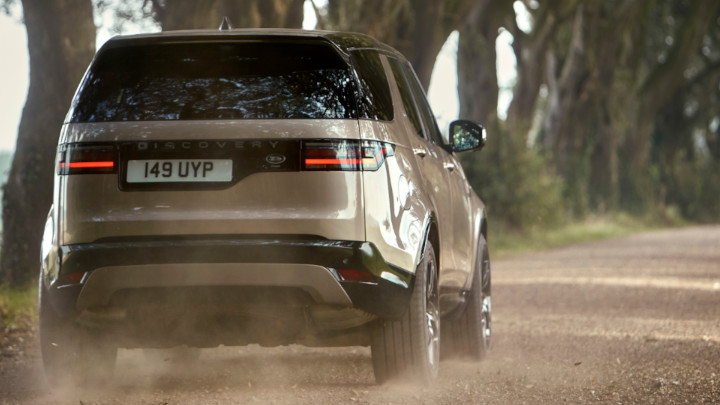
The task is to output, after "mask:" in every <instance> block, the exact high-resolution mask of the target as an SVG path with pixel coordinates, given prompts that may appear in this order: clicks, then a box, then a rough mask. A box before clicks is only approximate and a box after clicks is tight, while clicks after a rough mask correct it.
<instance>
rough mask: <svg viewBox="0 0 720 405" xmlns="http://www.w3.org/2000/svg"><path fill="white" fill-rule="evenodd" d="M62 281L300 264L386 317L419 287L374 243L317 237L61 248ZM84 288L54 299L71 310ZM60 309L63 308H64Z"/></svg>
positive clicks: (55, 291)
mask: <svg viewBox="0 0 720 405" xmlns="http://www.w3.org/2000/svg"><path fill="white" fill-rule="evenodd" d="M60 255H61V265H60V278H61V279H63V278H64V277H63V276H67V275H69V274H73V273H79V272H92V271H93V270H96V269H99V268H102V267H108V266H132V265H145V264H174V263H178V264H181V263H297V264H312V265H318V266H323V267H326V268H328V269H331V271H333V272H334V273H335V274H334V275H335V277H336V278H337V279H338V281H339V282H340V284H341V285H342V287H343V288H344V289H345V291H346V293H347V294H348V296H349V297H350V299H351V301H352V302H353V306H354V307H355V308H357V309H361V310H364V311H367V312H370V313H373V314H376V315H378V316H380V317H382V318H397V317H399V316H401V315H402V314H404V313H405V310H406V309H407V306H408V303H409V299H410V294H411V290H412V286H413V280H414V276H413V274H411V273H409V272H407V271H404V270H402V269H399V268H396V267H394V266H392V265H389V264H387V263H386V262H385V260H384V258H383V257H382V255H381V254H380V251H379V250H378V249H377V247H376V246H375V245H374V244H372V243H370V242H362V241H337V240H326V239H311V238H308V237H306V236H300V237H299V238H298V239H288V238H282V239H280V238H277V239H246V238H237V239H235V238H229V237H228V236H226V235H223V236H222V237H217V238H215V237H205V236H198V237H196V238H192V237H182V238H174V237H169V238H164V237H157V238H148V237H143V238H123V239H113V240H105V241H99V242H97V243H89V244H76V245H65V246H61V247H60ZM335 269H354V270H358V271H365V272H369V273H371V274H372V275H373V276H374V278H375V280H376V283H356V282H349V281H343V280H342V278H341V277H339V276H338V275H337V272H335V271H334V270H335ZM80 290H81V286H80V285H74V286H62V287H58V286H55V287H54V288H51V291H50V293H51V295H52V296H55V299H53V301H55V302H56V303H57V305H59V306H61V307H65V308H64V309H65V310H66V311H68V310H71V308H68V305H70V303H71V302H72V303H73V305H74V302H75V300H76V299H77V296H78V294H79V292H80ZM59 309H60V308H59Z"/></svg>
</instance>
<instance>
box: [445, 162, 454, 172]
mask: <svg viewBox="0 0 720 405" xmlns="http://www.w3.org/2000/svg"><path fill="white" fill-rule="evenodd" d="M443 167H444V168H446V169H448V170H449V171H453V170H455V163H453V162H445V163H443Z"/></svg>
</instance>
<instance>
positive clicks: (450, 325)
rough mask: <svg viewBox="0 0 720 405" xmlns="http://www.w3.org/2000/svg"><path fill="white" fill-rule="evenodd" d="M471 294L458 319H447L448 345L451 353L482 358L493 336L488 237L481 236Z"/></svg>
mask: <svg viewBox="0 0 720 405" xmlns="http://www.w3.org/2000/svg"><path fill="white" fill-rule="evenodd" d="M479 249H480V252H481V254H480V255H478V258H477V261H476V263H475V269H474V271H475V274H474V275H473V282H472V287H471V290H470V295H469V296H468V298H467V304H466V306H465V310H464V311H463V313H462V314H461V315H460V317H459V318H458V319H448V320H444V322H445V328H444V329H445V330H444V332H446V334H445V335H444V338H445V342H444V343H446V345H445V346H444V347H443V349H444V350H443V352H445V351H446V350H447V352H448V354H449V355H450V356H455V357H463V358H469V359H471V360H482V359H483V358H485V356H487V353H488V351H489V350H490V339H491V337H492V298H491V285H492V283H491V272H490V255H489V252H488V247H487V243H486V242H485V238H484V237H481V238H480V247H479Z"/></svg>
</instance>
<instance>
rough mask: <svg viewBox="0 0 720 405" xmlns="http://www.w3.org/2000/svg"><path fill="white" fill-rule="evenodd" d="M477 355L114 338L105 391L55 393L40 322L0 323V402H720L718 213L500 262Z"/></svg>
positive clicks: (494, 277)
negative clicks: (185, 359)
mask: <svg viewBox="0 0 720 405" xmlns="http://www.w3.org/2000/svg"><path fill="white" fill-rule="evenodd" d="M493 283H494V286H493V306H494V308H493V309H494V336H493V347H492V351H491V354H490V356H489V358H488V359H487V360H485V361H483V362H481V363H466V362H460V361H445V362H443V363H442V364H441V370H440V377H439V379H438V381H437V382H436V383H435V384H434V385H433V386H432V387H417V386H412V385H388V386H378V385H375V383H374V380H373V375H372V367H371V364H370V351H369V349H367V348H362V347H351V348H339V349H310V348H305V347H300V346H290V347H281V348H272V349H268V348H261V347H258V346H250V347H243V348H219V349H212V350H203V351H202V355H201V358H200V360H199V362H198V363H196V364H195V365H193V366H182V365H179V364H171V363H170V362H163V361H159V362H156V363H153V364H148V363H147V362H146V360H145V358H146V357H145V356H143V355H142V353H140V352H139V351H129V350H122V351H120V355H119V361H118V368H117V371H116V381H115V382H114V383H113V384H112V385H111V386H110V387H109V388H107V389H105V390H102V391H93V390H88V391H74V390H65V391H62V392H51V391H49V390H48V388H47V387H46V385H45V382H44V379H43V377H42V370H41V365H40V359H39V355H38V353H37V348H36V347H37V344H36V336H35V335H36V334H35V333H34V332H32V331H31V332H28V331H25V330H23V329H22V328H21V329H19V330H8V329H7V328H5V331H4V332H2V331H0V404H15V403H19V404H158V405H159V404H244V403H259V404H272V403H276V404H285V403H299V404H319V403H328V404H330V403H332V404H335V403H347V404H354V403H359V404H390V403H395V404H416V403H417V404H423V403H424V404H462V403H474V404H479V403H483V404H485V403H488V404H538V403H546V404H558V403H563V402H566V403H607V404H621V403H622V404H628V403H630V404H632V403H643V404H648V403H649V404H652V403H655V404H672V403H693V404H695V403H720V226H704V227H692V228H685V229H673V230H665V231H660V232H653V233H647V234H641V235H635V236H631V237H626V238H620V239H613V240H608V241H602V242H595V243H588V244H581V245H574V246H570V247H567V248H563V249H556V250H551V251H546V252H537V253H528V254H524V255H521V256H516V257H513V258H510V259H506V260H496V261H494V262H493Z"/></svg>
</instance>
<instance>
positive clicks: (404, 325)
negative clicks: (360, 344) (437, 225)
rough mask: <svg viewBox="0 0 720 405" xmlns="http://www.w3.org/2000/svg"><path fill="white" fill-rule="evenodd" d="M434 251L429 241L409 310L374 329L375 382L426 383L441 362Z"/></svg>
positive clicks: (418, 271) (416, 274)
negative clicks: (404, 380)
mask: <svg viewBox="0 0 720 405" xmlns="http://www.w3.org/2000/svg"><path fill="white" fill-rule="evenodd" d="M437 280H438V279H437V263H436V258H435V250H434V248H433V246H432V244H431V243H430V242H429V241H428V242H427V243H426V245H425V251H424V254H423V259H422V261H421V262H420V264H419V265H418V267H417V270H416V272H415V285H414V288H413V292H412V295H411V297H410V304H409V308H408V310H407V311H406V313H405V315H403V317H402V318H400V319H398V320H381V321H378V322H377V323H376V324H375V325H374V328H373V332H372V340H371V349H372V362H373V370H374V372H375V380H376V381H377V382H378V383H379V384H383V383H385V382H387V381H388V380H392V379H396V378H403V379H405V378H407V379H409V380H411V381H412V382H416V383H420V384H427V383H430V382H432V381H433V380H435V378H437V374H438V367H439V363H440V301H439V294H438V281H437Z"/></svg>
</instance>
